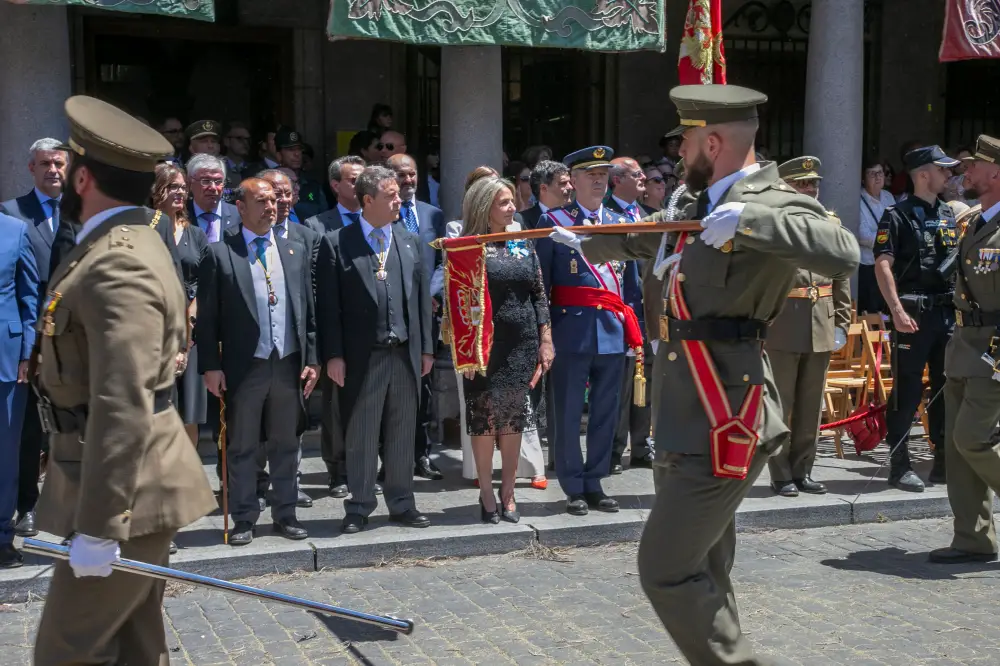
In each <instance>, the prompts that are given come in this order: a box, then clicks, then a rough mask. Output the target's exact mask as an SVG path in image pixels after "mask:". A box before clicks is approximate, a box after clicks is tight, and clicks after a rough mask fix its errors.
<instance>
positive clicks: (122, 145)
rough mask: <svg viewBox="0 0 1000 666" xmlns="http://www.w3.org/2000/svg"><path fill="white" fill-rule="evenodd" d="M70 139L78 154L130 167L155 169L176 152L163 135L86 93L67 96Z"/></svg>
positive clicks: (106, 162) (129, 169) (71, 148)
mask: <svg viewBox="0 0 1000 666" xmlns="http://www.w3.org/2000/svg"><path fill="white" fill-rule="evenodd" d="M65 108H66V117H67V118H68V119H69V141H67V145H66V149H68V150H71V151H73V152H74V153H76V154H77V155H83V156H86V157H88V158H89V159H92V160H95V161H97V162H101V163H103V164H107V165H108V166H113V167H118V168H119V169H125V170H127V171H138V172H152V171H155V170H156V165H157V164H158V163H159V162H161V161H163V160H165V159H167V158H168V157H170V156H171V155H173V154H174V147H173V146H172V145H170V142H169V141H167V140H166V139H165V138H163V135H162V134H160V133H159V132H157V131H156V130H154V129H153V128H152V127H150V126H148V125H145V124H143V123H142V122H141V121H140V120H138V119H136V118H133V117H132V116H130V115H129V114H127V113H125V112H124V111H122V110H121V109H119V108H118V107H115V106H112V105H110V104H108V103H107V102H102V101H101V100H99V99H95V98H93V97H87V96H86V95H77V96H75V97H70V98H69V99H68V100H66V105H65Z"/></svg>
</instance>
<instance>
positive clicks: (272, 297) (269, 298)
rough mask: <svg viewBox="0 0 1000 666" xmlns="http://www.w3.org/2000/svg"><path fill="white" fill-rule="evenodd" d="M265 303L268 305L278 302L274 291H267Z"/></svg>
mask: <svg viewBox="0 0 1000 666" xmlns="http://www.w3.org/2000/svg"><path fill="white" fill-rule="evenodd" d="M267 303H268V305H277V304H278V295H277V294H276V293H274V292H273V291H272V292H268V294H267Z"/></svg>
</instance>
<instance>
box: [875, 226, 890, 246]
mask: <svg viewBox="0 0 1000 666" xmlns="http://www.w3.org/2000/svg"><path fill="white" fill-rule="evenodd" d="M888 240H889V230H888V229H879V230H878V234H877V235H876V236H875V242H876V243H885V242H886V241H888Z"/></svg>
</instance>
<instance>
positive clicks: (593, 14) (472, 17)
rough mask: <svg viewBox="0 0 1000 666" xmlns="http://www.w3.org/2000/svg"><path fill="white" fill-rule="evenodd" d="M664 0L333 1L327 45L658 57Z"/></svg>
mask: <svg viewBox="0 0 1000 666" xmlns="http://www.w3.org/2000/svg"><path fill="white" fill-rule="evenodd" d="M664 4H665V0H331V3H330V19H329V24H328V25H327V33H328V34H329V35H330V37H331V38H333V39H350V38H359V39H387V40H391V41H398V42H407V43H409V44H424V45H438V46H447V45H451V46H473V45H502V46H535V47H562V48H571V49H585V50H588V51H640V50H651V51H661V52H662V51H663V50H664V49H665V48H666V38H665V32H666V12H665V10H664Z"/></svg>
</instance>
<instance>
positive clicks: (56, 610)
mask: <svg viewBox="0 0 1000 666" xmlns="http://www.w3.org/2000/svg"><path fill="white" fill-rule="evenodd" d="M174 534H176V531H175V530H169V531H167V532H157V533H155V534H148V535H145V536H141V537H136V538H133V539H129V540H128V541H126V542H124V543H122V544H121V552H122V557H123V558H127V559H132V560H139V561H141V562H148V563H149V564H156V565H159V566H167V565H168V564H169V560H170V542H171V541H172V540H173V538H174ZM165 586H166V583H165V582H164V581H162V580H156V579H153V578H148V577H146V576H136V575H135V574H130V573H123V572H120V571H115V572H112V574H111V575H110V576H109V577H107V578H98V577H95V576H88V577H86V578H77V577H75V576H74V575H73V570H72V569H71V568H70V566H69V562H63V561H59V562H56V564H55V569H54V571H53V574H52V582H51V583H50V584H49V591H48V596H47V598H46V601H45V610H44V611H43V612H42V619H41V622H40V623H39V626H38V637H37V638H36V640H35V660H34V664H35V666H82V665H84V664H122V665H123V666H166V664H168V663H170V657H169V656H168V652H167V641H166V637H165V635H164V631H163V591H164V588H165Z"/></svg>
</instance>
